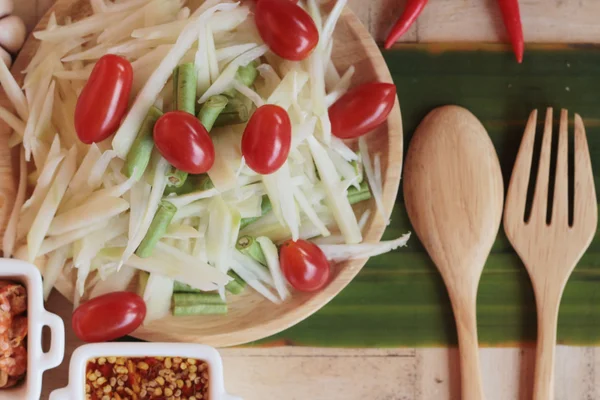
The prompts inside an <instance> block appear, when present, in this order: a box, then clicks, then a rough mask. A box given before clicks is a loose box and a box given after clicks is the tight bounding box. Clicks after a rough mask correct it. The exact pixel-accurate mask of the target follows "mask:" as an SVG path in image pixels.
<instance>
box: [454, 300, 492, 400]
mask: <svg viewBox="0 0 600 400" xmlns="http://www.w3.org/2000/svg"><path fill="white" fill-rule="evenodd" d="M472 297H473V298H464V297H462V296H461V297H457V296H452V295H451V298H453V299H452V309H453V311H454V318H455V320H456V329H457V332H458V348H459V351H460V369H461V387H462V389H461V391H462V397H461V399H462V400H484V398H485V396H484V394H483V385H482V382H481V372H480V368H479V344H478V341H477V313H476V305H475V303H476V294H474V295H473V296H472Z"/></svg>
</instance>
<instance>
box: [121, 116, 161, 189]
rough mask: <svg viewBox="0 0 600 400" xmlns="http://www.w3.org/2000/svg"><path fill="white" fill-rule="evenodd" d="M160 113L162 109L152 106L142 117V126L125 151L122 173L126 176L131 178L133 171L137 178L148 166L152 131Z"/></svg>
mask: <svg viewBox="0 0 600 400" xmlns="http://www.w3.org/2000/svg"><path fill="white" fill-rule="evenodd" d="M162 115H163V113H162V111H160V110H159V109H158V108H156V107H154V106H152V107H150V110H148V114H146V118H144V122H142V126H141V127H140V130H139V131H138V134H137V136H136V137H135V140H134V141H133V145H132V146H131V150H130V151H129V153H127V159H126V160H125V167H124V168H123V173H124V174H125V175H126V176H127V177H128V178H131V176H132V175H133V174H134V171H135V179H136V180H139V179H140V178H141V177H142V175H143V174H144V171H146V168H148V163H149V162H150V157H151V156H152V149H154V139H153V135H152V132H153V130H154V125H155V124H156V121H158V119H159V118H160V117H161V116H162Z"/></svg>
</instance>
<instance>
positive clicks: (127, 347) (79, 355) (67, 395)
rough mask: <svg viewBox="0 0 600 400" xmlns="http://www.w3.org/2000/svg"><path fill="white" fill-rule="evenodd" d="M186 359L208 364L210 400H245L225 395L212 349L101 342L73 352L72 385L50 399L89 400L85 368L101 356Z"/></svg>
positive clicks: (220, 369)
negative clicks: (89, 362)
mask: <svg viewBox="0 0 600 400" xmlns="http://www.w3.org/2000/svg"><path fill="white" fill-rule="evenodd" d="M109 356H116V357H144V356H149V357H182V358H195V359H198V360H202V361H204V362H206V363H207V364H208V370H209V392H208V393H209V395H208V400H242V399H240V398H238V397H234V396H230V395H228V394H227V393H225V386H224V382H223V362H222V360H221V356H220V355H219V352H218V351H217V350H216V349H215V348H213V347H210V346H205V345H201V344H192V343H97V344H86V345H84V346H81V347H79V348H78V349H77V350H75V351H74V352H73V356H72V357H71V363H70V364H69V385H68V386H67V387H65V388H62V389H57V390H55V391H53V392H52V393H51V394H50V400H85V369H86V366H87V362H88V360H89V359H90V358H98V357H109Z"/></svg>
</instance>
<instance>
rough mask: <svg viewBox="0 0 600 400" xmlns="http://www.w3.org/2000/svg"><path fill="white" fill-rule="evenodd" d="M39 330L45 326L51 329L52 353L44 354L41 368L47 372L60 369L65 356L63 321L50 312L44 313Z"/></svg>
mask: <svg viewBox="0 0 600 400" xmlns="http://www.w3.org/2000/svg"><path fill="white" fill-rule="evenodd" d="M41 322H42V323H41V324H40V325H39V329H42V328H43V327H44V326H47V327H48V328H50V332H51V336H52V337H51V339H50V351H48V352H47V353H43V354H42V356H41V358H40V364H39V365H40V368H41V369H42V371H46V370H48V369H51V368H55V367H58V366H59V365H60V363H61V362H62V360H63V358H64V356H65V324H64V323H63V321H62V319H61V318H60V317H59V316H58V315H56V314H52V313H49V312H47V311H46V312H43V313H42V318H41ZM40 336H41V334H40Z"/></svg>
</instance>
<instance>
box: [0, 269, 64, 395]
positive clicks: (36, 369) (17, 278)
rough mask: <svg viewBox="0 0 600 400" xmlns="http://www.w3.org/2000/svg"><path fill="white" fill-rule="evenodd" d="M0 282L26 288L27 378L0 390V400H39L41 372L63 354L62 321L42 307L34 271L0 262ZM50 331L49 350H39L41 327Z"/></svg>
mask: <svg viewBox="0 0 600 400" xmlns="http://www.w3.org/2000/svg"><path fill="white" fill-rule="evenodd" d="M0 279H6V280H11V281H14V282H18V283H21V284H23V285H24V286H25V289H27V322H28V331H27V375H26V378H25V380H24V381H23V382H21V383H19V384H18V385H17V386H15V387H13V388H10V389H5V390H2V389H0V400H15V399H19V400H39V399H40V395H41V392H42V375H43V373H44V371H46V370H48V369H51V368H54V367H57V366H58V365H60V363H61V362H62V360H63V357H64V353H65V326H64V323H63V321H62V319H61V318H60V317H59V316H58V315H55V314H52V313H50V312H48V311H46V309H45V308H44V298H43V289H42V277H41V275H40V272H39V271H38V269H37V268H36V267H35V266H34V265H32V264H29V263H26V262H24V261H19V260H11V259H6V258H3V259H0ZM44 326H48V327H49V328H50V330H51V332H52V344H51V345H50V351H48V352H47V353H44V352H43V351H42V328H43V327H44Z"/></svg>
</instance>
